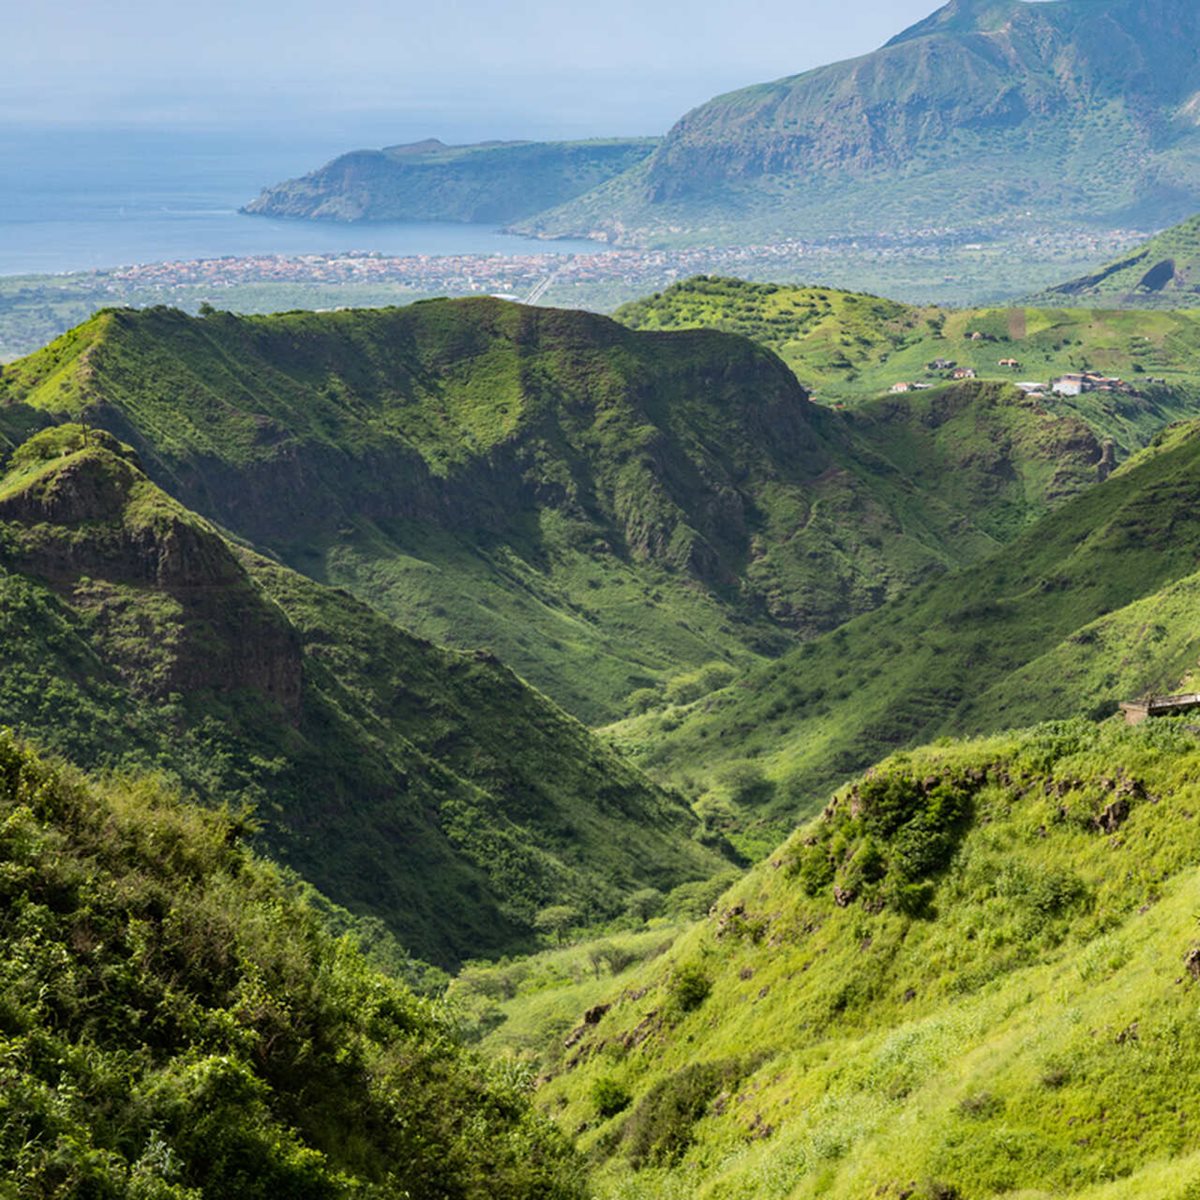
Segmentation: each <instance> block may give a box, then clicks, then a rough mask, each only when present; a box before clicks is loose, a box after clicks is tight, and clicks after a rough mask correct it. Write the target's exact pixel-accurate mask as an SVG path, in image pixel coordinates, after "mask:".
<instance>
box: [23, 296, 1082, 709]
mask: <svg viewBox="0 0 1200 1200" xmlns="http://www.w3.org/2000/svg"><path fill="white" fill-rule="evenodd" d="M989 404H990V401H989ZM991 407H995V406H994V405H991ZM83 412H86V413H87V415H88V420H89V421H91V422H93V423H94V424H96V425H99V426H101V427H104V428H106V429H108V430H110V431H111V432H112V433H114V434H115V435H117V436H118V437H120V438H121V439H123V440H124V441H127V442H129V443H130V444H131V445H133V446H134V447H136V449H137V451H138V453H139V454H140V456H141V459H142V461H143V462H144V463H145V465H146V469H147V471H148V472H149V474H150V475H151V477H152V478H154V479H155V480H156V481H157V482H158V483H159V484H160V485H162V486H163V487H164V488H165V489H166V490H167V491H169V492H170V493H171V494H172V495H174V496H177V497H178V498H179V499H180V500H181V501H183V502H184V503H186V504H187V505H188V506H189V507H190V508H192V509H194V510H196V511H198V512H201V513H203V514H204V515H205V516H207V517H209V518H211V519H214V520H216V521H218V522H220V523H221V524H222V525H223V526H225V527H226V528H229V529H231V530H233V531H235V532H236V533H237V534H238V535H240V536H243V537H245V538H247V539H249V540H251V541H252V542H253V543H254V544H255V545H257V546H259V547H262V548H267V549H269V550H271V551H272V552H273V553H275V554H277V555H278V556H279V557H280V558H281V559H282V560H283V561H285V562H286V563H288V565H290V566H292V567H294V568H295V569H297V570H299V571H301V572H303V573H304V574H306V575H308V576H310V577H312V578H314V579H316V580H318V581H321V582H325V583H330V584H335V585H339V586H344V587H346V588H348V589H350V590H351V591H353V592H354V593H355V594H357V595H359V596H360V597H362V598H364V599H366V600H368V601H369V602H370V603H372V604H373V605H375V606H376V607H377V608H379V609H380V610H381V611H382V612H384V613H385V614H387V615H388V616H390V617H392V618H393V619H395V620H396V621H398V622H399V623H400V624H401V625H402V626H404V627H405V628H411V629H412V630H414V632H416V633H418V634H419V635H421V636H424V637H428V638H430V639H432V640H434V641H437V642H440V643H450V644H453V645H456V646H459V647H462V648H469V649H474V648H479V647H488V648H490V649H491V650H493V651H494V652H495V653H496V654H497V655H498V656H499V657H500V659H501V660H502V661H503V662H504V663H505V664H506V665H508V666H510V667H512V668H513V669H514V670H516V671H517V672H518V673H519V674H520V675H522V676H523V677H525V678H527V679H529V680H530V681H531V682H532V683H534V684H535V685H536V686H537V687H539V688H541V689H543V690H544V691H545V692H547V693H548V694H549V695H550V696H551V697H552V698H553V699H555V700H556V701H557V702H558V703H560V704H562V705H564V706H565V707H566V708H568V709H569V710H570V711H572V712H573V713H575V714H576V715H577V716H579V717H580V718H581V719H583V720H586V721H589V722H597V721H604V720H612V719H614V718H616V717H618V716H621V715H623V714H624V712H625V711H626V705H627V703H628V699H629V697H630V695H631V694H632V693H634V692H638V691H644V690H645V689H647V688H656V687H663V686H668V685H669V684H670V681H671V680H672V678H674V677H675V676H678V675H680V674H689V673H691V672H694V671H696V670H699V669H702V668H705V667H706V666H709V665H710V664H717V668H718V669H720V670H728V669H729V668H730V667H732V668H734V669H741V668H744V667H746V666H749V665H751V664H752V663H753V662H755V661H758V660H760V659H761V658H762V657H763V656H764V655H772V654H775V653H777V652H778V651H779V650H781V649H783V648H785V647H786V646H787V645H788V644H790V643H792V642H794V641H795V640H796V639H797V638H798V637H805V636H810V635H811V634H813V633H815V632H819V631H821V630H825V629H830V628H832V627H834V626H836V625H838V624H840V623H841V622H842V621H844V620H845V619H846V618H847V617H849V616H853V615H855V614H857V613H861V612H864V611H867V610H869V609H871V608H874V607H875V606H877V605H878V604H879V603H881V602H882V601H884V600H886V599H888V598H891V597H895V596H898V595H900V594H902V593H903V592H904V591H906V590H907V589H909V588H910V587H912V586H913V585H914V584H915V583H916V582H918V581H921V580H923V579H926V578H928V577H929V576H930V575H933V574H938V573H942V572H944V571H946V570H948V569H953V568H955V567H958V566H961V565H963V564H965V563H969V562H973V561H976V560H977V559H978V558H980V557H981V556H982V555H984V554H986V553H989V552H990V551H992V550H994V549H995V548H996V546H997V544H998V540H999V539H1000V538H1001V537H1002V536H1007V535H1008V533H1010V532H1014V531H1015V528H1019V527H1020V525H1021V524H1022V522H1023V521H1024V520H1026V519H1027V518H1028V519H1032V517H1033V516H1036V515H1038V514H1039V513H1040V512H1042V511H1045V508H1046V507H1048V506H1049V505H1050V503H1051V502H1052V500H1056V499H1061V498H1062V497H1063V496H1064V495H1066V494H1070V493H1072V492H1073V491H1075V490H1078V488H1080V487H1082V486H1085V484H1086V483H1087V482H1089V481H1090V480H1091V479H1094V478H1095V468H1096V466H1097V464H1098V463H1099V461H1100V458H1101V449H1100V446H1099V445H1098V443H1097V442H1096V441H1095V440H1094V439H1091V438H1090V437H1089V436H1088V435H1087V434H1086V431H1085V430H1083V429H1082V428H1081V427H1080V426H1079V423H1078V422H1077V421H1068V422H1067V423H1066V424H1054V423H1053V422H1050V421H1048V420H1047V419H1046V418H1045V416H1044V415H1043V414H1040V413H1036V412H1032V411H1026V410H1025V409H1021V408H1013V409H1012V410H1011V412H1010V413H1008V414H1007V415H1006V417H1005V418H1004V421H1003V423H1004V424H1012V423H1014V422H1016V423H1018V424H1019V423H1020V421H1021V420H1024V419H1025V418H1026V417H1028V421H1029V426H1030V429H1031V430H1035V431H1039V432H1035V433H1034V434H1033V436H1032V437H1031V438H1030V439H1028V440H1023V436H1017V437H1015V438H1009V439H1008V442H1007V443H1006V445H1008V446H1009V447H1010V448H1011V450H1012V455H1010V456H1009V458H1011V459H1012V461H1009V458H1006V457H1005V456H1006V455H1007V453H1008V452H1007V451H1006V450H1005V449H1004V448H1003V447H1002V448H1001V450H1000V451H999V452H998V455H999V458H1000V459H1003V460H1004V461H1003V462H1002V463H1000V466H999V468H998V470H999V473H1000V474H1005V473H1008V474H1011V475H1014V476H1016V477H1019V478H1020V479H1022V480H1029V487H1028V495H1026V494H1025V485H1024V484H1023V483H1022V484H1021V485H1020V486H1019V487H1011V488H1010V487H1008V486H1007V485H1005V487H1004V488H1002V489H1001V490H1007V491H1008V492H1009V493H1010V494H1009V495H1008V496H1007V497H1006V499H1005V503H1006V504H1011V505H1012V506H1015V509H1016V513H1015V515H1014V517H1013V519H1012V520H1011V521H1005V522H997V521H996V520H995V511H994V505H995V502H996V492H997V487H998V484H997V481H996V479H995V478H986V477H985V476H987V472H986V470H983V469H981V470H980V471H977V472H975V473H973V474H970V475H963V476H962V477H961V479H960V480H959V482H960V484H964V486H960V487H957V488H956V489H953V494H951V493H949V492H946V491H945V489H944V488H943V487H942V484H941V483H940V482H939V481H938V480H937V479H935V478H933V477H932V475H931V476H930V478H929V479H927V480H926V484H925V485H924V486H925V488H926V490H924V491H923V490H922V488H921V487H919V486H917V483H916V482H914V478H913V477H910V475H909V474H907V473H906V472H904V471H901V470H899V469H892V468H890V467H889V466H888V465H887V463H883V462H881V461H880V454H881V453H882V452H884V451H885V450H886V447H885V446H882V445H881V444H880V443H879V440H878V439H875V442H874V443H873V444H868V443H870V442H871V435H870V434H869V432H868V431H866V430H865V427H864V428H862V429H859V428H857V427H854V426H852V425H850V424H848V423H847V422H846V420H845V419H844V418H843V417H841V416H840V415H839V414H836V413H833V412H831V411H830V410H829V409H827V408H824V407H821V406H818V405H815V404H812V403H810V402H809V400H808V398H807V396H806V395H805V393H804V391H803V390H802V389H801V388H800V387H799V386H798V385H797V384H796V381H795V379H794V378H793V377H792V376H791V375H790V374H789V372H788V371H787V370H786V369H785V367H784V366H783V364H782V363H781V362H780V361H779V360H778V359H777V358H776V357H775V356H774V355H772V354H771V353H770V352H769V351H768V350H765V349H762V348H760V347H757V346H755V345H753V344H752V343H751V342H749V341H747V340H745V339H743V338H736V337H730V336H728V335H725V334H721V333H714V332H709V331H703V330H698V331H691V332H674V333H670V334H664V333H635V332H631V331H629V330H627V329H624V328H623V327H621V326H620V325H617V324H614V323H613V322H611V321H609V320H607V319H606V318H602V317H597V316H592V315H588V314H583V313H568V312H558V311H553V310H541V309H529V308H522V307H519V306H517V305H512V304H506V303H504V302H502V301H496V300H471V301H436V302H429V303H423V304H417V305H413V306H411V307H409V308H405V309H394V310H377V311H362V312H346V313H329V314H301V313H294V314H285V315H282V316H276V317H265V318H238V317H234V316H232V315H229V314H214V315H211V316H209V317H207V318H202V319H196V318H189V317H185V316H184V315H182V314H181V313H178V312H174V311H171V310H151V311H144V312H131V311H117V312H109V313H105V314H102V315H100V316H98V317H97V318H95V319H94V320H93V321H91V322H88V323H87V324H86V325H83V326H81V327H79V328H78V329H77V330H75V331H73V332H72V333H70V334H68V335H66V336H65V337H64V338H61V339H59V340H58V341H57V342H55V343H53V344H52V345H51V346H49V347H47V348H46V349H45V350H43V351H41V352H39V353H38V354H35V355H33V356H31V357H30V358H28V359H25V360H22V361H20V362H18V363H15V364H13V365H11V366H9V367H7V368H5V369H4V371H3V374H2V375H0V427H3V428H8V429H11V430H13V431H14V432H13V436H14V437H15V436H20V435H21V430H27V429H28V428H30V427H36V425H37V424H38V423H39V422H42V423H44V422H45V421H47V420H62V419H70V418H73V417H76V416H78V415H79V414H80V413H83ZM1006 436H1007V435H1006ZM1035 443H1037V444H1036V445H1035ZM898 444H899V443H898ZM1027 451H1028V452H1029V453H1030V454H1031V455H1032V458H1033V459H1035V460H1037V461H1036V462H1035V463H1033V464H1032V465H1030V464H1026V463H1024V462H1023V461H1016V460H1017V459H1019V458H1020V457H1021V456H1022V455H1024V454H1025V453H1026V452H1027ZM905 453H907V451H905ZM1048 455H1050V456H1051V457H1053V458H1054V459H1055V460H1056V463H1057V466H1056V467H1055V468H1054V469H1053V470H1046V469H1045V464H1046V462H1047V456H1048ZM1014 456H1015V457H1014ZM1056 472H1057V474H1056ZM1043 476H1044V478H1043ZM968 479H971V480H977V481H978V482H979V491H978V494H973V493H972V487H971V486H965V484H966V482H967V481H968ZM1018 492H1020V493H1021V494H1020V495H1018V494H1017V493H1018ZM975 518H978V519H979V524H975V523H974V521H975ZM1010 526H1011V527H1012V528H1010Z"/></svg>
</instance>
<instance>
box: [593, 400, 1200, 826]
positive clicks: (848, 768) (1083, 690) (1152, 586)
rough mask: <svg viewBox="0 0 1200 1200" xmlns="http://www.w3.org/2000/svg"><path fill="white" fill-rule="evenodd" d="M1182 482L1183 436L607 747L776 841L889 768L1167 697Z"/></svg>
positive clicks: (1179, 621)
mask: <svg viewBox="0 0 1200 1200" xmlns="http://www.w3.org/2000/svg"><path fill="white" fill-rule="evenodd" d="M1197 478H1200V423H1197V422H1194V421H1193V422H1191V423H1189V424H1184V425H1179V426H1176V427H1172V428H1171V429H1169V430H1167V431H1165V432H1164V433H1163V434H1162V435H1161V437H1160V438H1159V439H1158V440H1157V442H1156V444H1154V445H1153V446H1152V447H1150V448H1149V449H1148V450H1146V451H1144V452H1143V453H1142V454H1141V455H1139V456H1137V457H1135V458H1134V459H1132V460H1131V461H1130V462H1128V463H1127V464H1125V465H1124V466H1122V467H1121V468H1120V469H1119V470H1118V471H1116V472H1115V473H1114V474H1113V475H1112V476H1111V477H1110V478H1109V479H1108V480H1106V481H1105V482H1104V483H1102V484H1100V485H1098V486H1095V487H1092V488H1090V489H1089V490H1087V491H1086V492H1084V493H1082V494H1081V495H1078V496H1076V497H1075V498H1074V499H1072V500H1070V501H1068V502H1066V503H1065V504H1063V505H1061V506H1060V507H1059V508H1058V509H1056V510H1055V511H1054V512H1052V513H1050V514H1049V515H1047V516H1045V517H1044V518H1042V519H1041V520H1040V521H1038V522H1037V523H1036V524H1035V525H1033V526H1031V527H1029V528H1028V529H1027V530H1025V531H1024V532H1023V533H1022V534H1021V535H1020V536H1018V537H1017V538H1016V539H1015V540H1014V541H1012V542H1011V543H1010V544H1008V545H1007V546H1005V547H1004V548H1003V549H1001V550H1000V551H998V552H997V553H996V554H995V555H993V556H992V557H991V558H989V559H987V560H985V561H983V562H981V563H978V564H976V565H975V566H972V567H968V568H966V569H965V570H963V571H961V572H958V573H957V574H955V575H952V576H949V577H947V578H944V579H941V580H937V581H932V582H930V583H929V584H927V585H925V586H924V587H922V588H919V589H917V590H916V591H914V592H912V593H910V594H909V595H907V596H905V597H902V598H900V599H899V600H897V601H894V602H892V603H889V604H887V605H884V606H883V607H881V608H880V609H878V610H877V611H875V612H873V613H870V614H867V615H866V616H863V617H860V618H858V619H857V620H855V621H852V622H850V623H848V624H846V625H845V626H843V627H842V628H840V629H838V630H836V631H834V632H833V633H831V634H827V635H824V636H823V637H821V638H819V639H817V640H815V641H813V642H811V643H809V644H808V645H806V646H803V647H801V648H799V649H798V650H795V651H792V652H790V653H789V654H788V655H785V656H784V657H783V658H781V659H779V660H778V661H777V662H775V663H772V664H770V665H769V666H765V667H762V668H759V669H757V670H756V671H754V672H752V673H750V674H749V675H748V676H746V677H743V678H740V679H737V680H735V681H734V683H733V685H732V686H730V687H727V688H725V689H723V690H720V691H716V692H713V693H712V694H711V695H709V696H707V697H705V698H703V699H701V700H696V701H693V702H692V703H690V704H688V705H679V704H676V705H674V706H668V707H662V708H660V709H659V710H658V711H656V712H652V713H648V714H646V715H644V716H642V717H639V718H636V719H634V720H631V721H629V722H627V723H626V724H625V725H624V726H621V727H618V728H617V729H616V730H615V731H614V732H615V733H616V734H618V735H619V740H620V741H621V743H622V744H624V745H625V746H626V747H627V748H628V749H629V750H631V751H633V752H635V753H637V754H638V755H639V756H640V757H641V760H642V761H643V763H644V764H645V765H648V766H653V767H654V768H655V770H657V771H659V772H661V773H663V774H664V775H669V776H670V777H672V778H676V779H685V780H686V781H687V782H688V784H689V787H690V788H691V789H692V790H693V791H704V790H706V789H707V790H708V791H709V792H710V793H711V795H710V798H709V800H708V801H707V802H706V803H707V804H708V805H713V804H716V805H718V806H719V805H720V804H721V803H725V804H728V805H731V806H732V807H734V808H735V809H738V810H740V811H741V812H742V813H743V815H744V814H745V813H747V812H748V813H750V814H757V815H758V816H759V817H760V819H765V820H768V821H773V822H774V823H775V824H774V825H773V827H774V828H779V827H780V826H781V825H782V826H784V827H786V826H787V825H788V824H789V823H790V821H791V820H792V819H793V817H794V816H795V814H797V813H804V812H812V811H814V810H815V809H816V808H817V806H818V805H819V804H821V803H822V802H823V796H824V795H825V794H826V793H827V791H828V790H829V789H830V788H831V787H833V786H835V785H836V784H837V783H839V782H841V781H843V780H845V779H846V778H848V777H849V776H851V775H853V774H854V773H855V772H857V771H861V770H863V769H864V768H865V767H867V766H869V764H870V763H871V762H873V761H876V760H878V759H879V758H880V757H882V756H883V755H884V754H887V753H889V752H891V751H893V750H896V749H902V748H904V747H906V746H912V745H916V744H919V743H921V742H923V741H927V740H930V739H933V738H936V737H939V736H963V735H964V734H972V733H989V732H994V731H996V730H1001V729H1007V728H1012V727H1014V726H1018V727H1019V726H1022V725H1025V724H1030V723H1033V722H1037V721H1041V720H1047V719H1059V718H1068V717H1072V716H1076V715H1079V714H1080V713H1083V714H1085V715H1088V716H1094V717H1101V716H1108V715H1110V714H1112V713H1113V712H1115V711H1116V709H1117V705H1118V703H1119V702H1121V701H1123V700H1129V699H1132V698H1135V697H1138V696H1141V695H1143V694H1145V693H1147V692H1158V693H1161V692H1163V691H1170V690H1172V689H1173V688H1175V687H1176V686H1177V685H1178V683H1179V680H1180V679H1181V678H1183V677H1184V676H1185V674H1187V673H1188V672H1189V671H1190V670H1191V668H1192V667H1193V666H1194V664H1195V662H1196V658H1197V653H1198V648H1197V641H1196V634H1195V624H1194V621H1193V620H1192V606H1193V604H1194V599H1195V596H1196V594H1197V588H1198V587H1200V576H1197V556H1198V555H1200V521H1197V520H1196V519H1195V517H1194V515H1193V514H1194V509H1195V503H1194V502H1195V498H1196V495H1197V483H1196V481H1197Z"/></svg>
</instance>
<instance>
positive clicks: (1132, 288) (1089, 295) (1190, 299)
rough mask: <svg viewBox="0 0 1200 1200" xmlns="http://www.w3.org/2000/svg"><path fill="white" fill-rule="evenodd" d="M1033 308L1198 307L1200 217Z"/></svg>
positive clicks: (1047, 296)
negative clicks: (1068, 306) (1044, 306)
mask: <svg viewBox="0 0 1200 1200" xmlns="http://www.w3.org/2000/svg"><path fill="white" fill-rule="evenodd" d="M1034 302H1035V303H1038V304H1046V305H1053V304H1071V305H1076V304H1103V305H1106V306H1110V307H1113V308H1141V309H1146V308H1196V307H1200V217H1191V218H1190V219H1189V220H1187V221H1184V222H1183V223H1182V224H1180V225H1175V226H1173V227H1172V228H1170V229H1168V230H1166V231H1165V232H1163V233H1160V234H1159V235H1158V236H1157V237H1153V238H1151V239H1150V240H1149V241H1148V242H1146V243H1145V244H1144V245H1141V246H1137V247H1135V248H1134V249H1133V250H1132V251H1131V252H1130V253H1129V254H1126V255H1124V256H1123V257H1122V258H1120V259H1118V260H1117V261H1116V262H1111V263H1108V264H1106V265H1105V266H1103V267H1101V268H1100V269H1099V270H1098V271H1096V272H1094V273H1093V274H1091V275H1084V276H1082V277H1081V278H1079V279H1073V280H1071V281H1070V282H1069V283H1064V284H1061V285H1060V286H1059V287H1056V288H1051V289H1050V290H1049V291H1046V292H1044V293H1042V295H1040V296H1038V297H1037V298H1036V300H1035V301H1034Z"/></svg>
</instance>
